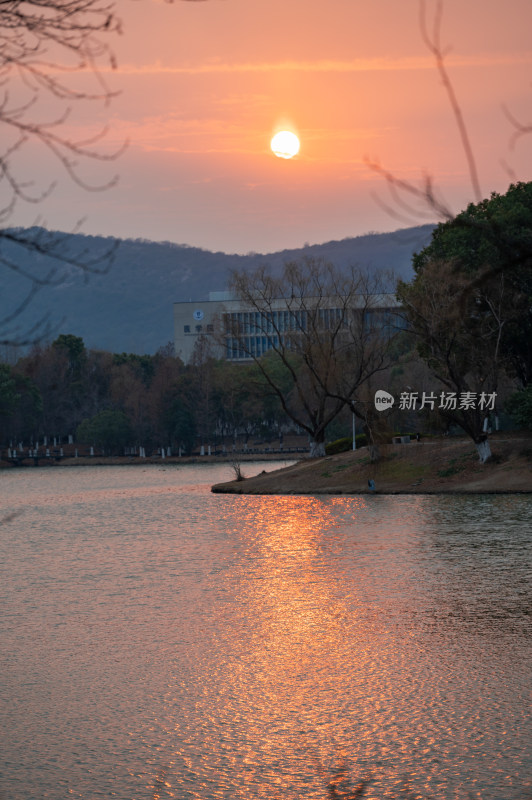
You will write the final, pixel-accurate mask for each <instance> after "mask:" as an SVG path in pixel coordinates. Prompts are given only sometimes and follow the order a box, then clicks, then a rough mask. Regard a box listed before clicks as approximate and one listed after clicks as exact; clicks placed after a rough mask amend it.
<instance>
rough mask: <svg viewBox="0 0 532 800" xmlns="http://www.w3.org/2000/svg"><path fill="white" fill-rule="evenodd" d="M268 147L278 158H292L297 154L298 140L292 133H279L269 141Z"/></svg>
mask: <svg viewBox="0 0 532 800" xmlns="http://www.w3.org/2000/svg"><path fill="white" fill-rule="evenodd" d="M270 147H271V149H272V153H273V154H274V155H276V156H277V157H278V158H293V157H294V156H295V155H297V154H298V153H299V139H298V138H297V136H296V135H295V133H292V131H279V133H276V134H275V136H274V137H273V139H272V140H271V142H270Z"/></svg>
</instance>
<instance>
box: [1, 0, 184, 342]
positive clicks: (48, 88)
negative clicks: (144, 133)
mask: <svg viewBox="0 0 532 800" xmlns="http://www.w3.org/2000/svg"><path fill="white" fill-rule="evenodd" d="M188 1H189V2H190V1H191V0H188ZM119 33H121V23H120V20H119V18H118V16H117V15H116V11H115V4H114V2H113V0H0V131H1V134H2V136H1V141H2V145H1V147H0V271H3V272H4V274H7V273H8V272H11V273H13V272H14V273H16V274H17V276H18V277H19V285H20V286H22V287H23V288H22V289H21V290H20V293H19V295H18V296H17V297H16V298H13V300H12V308H11V309H10V310H9V311H8V312H6V313H5V314H4V316H3V318H1V319H0V344H6V343H7V344H10V343H13V342H16V343H20V344H25V343H29V342H33V341H35V340H37V339H39V338H42V337H43V336H46V335H47V334H49V333H50V331H51V328H52V326H51V320H50V319H49V318H48V316H47V315H46V313H45V314H43V315H41V316H39V317H37V318H36V320H35V323H34V325H33V326H32V328H31V329H30V330H21V329H20V327H19V326H18V318H19V315H20V312H21V311H22V310H23V309H25V308H26V307H27V306H28V304H29V303H31V302H32V301H33V300H34V298H35V295H36V293H37V292H38V291H39V289H41V288H42V287H43V286H46V285H50V284H54V283H59V282H60V281H61V280H63V279H64V277H65V276H66V275H68V274H69V272H71V271H72V269H75V270H78V269H80V270H83V271H84V272H86V273H90V272H99V273H101V272H105V271H107V270H108V269H109V267H110V265H111V263H112V259H113V256H114V253H115V249H116V243H111V245H109V246H107V247H105V248H104V249H103V250H102V251H100V252H98V253H96V254H95V253H94V252H89V251H85V250H84V249H83V246H81V247H80V245H79V244H78V243H77V242H76V241H75V239H74V237H68V236H67V235H65V234H56V233H51V232H49V231H47V230H45V229H44V228H43V227H41V226H42V221H41V220H40V219H39V218H38V217H37V218H36V220H35V226H34V227H33V228H31V229H29V230H28V229H23V228H20V227H18V228H17V227H12V226H10V224H11V221H12V219H13V215H14V214H15V213H16V211H17V210H18V208H19V206H20V205H21V204H29V205H30V206H33V205H35V206H37V205H38V204H40V203H42V202H43V201H45V200H46V199H47V198H48V197H49V196H50V194H51V192H52V191H53V190H54V187H55V181H51V182H49V183H40V182H38V181H37V180H36V179H35V176H31V175H29V176H28V174H27V164H28V163H29V161H30V159H29V155H30V153H33V154H34V153H35V152H36V151H37V152H39V154H40V160H41V163H48V162H50V161H52V162H53V163H54V164H55V165H57V167H58V169H59V170H63V171H64V172H65V173H66V175H67V176H68V177H69V179H70V180H72V181H74V183H76V184H77V185H78V186H80V187H82V188H83V189H85V190H87V191H100V190H103V189H106V188H109V187H110V186H112V185H113V184H114V183H115V181H116V180H117V177H116V175H114V176H111V177H109V178H108V179H105V180H103V181H102V182H92V181H90V180H87V178H85V177H84V169H83V168H84V166H85V165H87V164H90V163H91V162H94V161H95V160H96V161H103V162H108V161H114V160H115V159H116V158H117V157H118V156H119V155H120V153H121V152H122V150H123V149H124V146H125V145H124V146H122V147H119V148H118V149H109V148H108V147H107V146H106V135H107V130H108V129H107V126H105V125H104V126H102V127H101V129H100V130H98V131H97V132H96V133H95V134H93V135H91V136H89V137H88V138H83V137H80V138H78V139H76V138H73V137H72V136H71V135H70V133H69V132H68V126H69V125H70V123H71V122H72V118H73V110H74V106H75V104H76V103H78V102H80V101H83V102H96V103H100V104H102V103H103V105H104V106H106V105H108V104H109V102H110V101H111V99H112V97H113V96H114V95H115V92H114V91H113V90H112V89H111V87H110V86H109V84H108V82H107V80H106V78H105V77H104V68H105V69H107V68H108V67H111V68H112V69H115V68H116V62H115V58H114V55H113V52H112V50H111V47H110V45H109V38H110V37H111V36H115V35H118V34H119ZM77 229H78V228H76V229H75V230H77ZM74 232H75V231H74ZM28 251H29V252H30V253H31V255H32V259H33V257H35V258H34V262H35V263H34V266H33V267H32V268H27V267H24V266H21V264H22V260H21V255H22V254H23V253H26V254H27V252H28ZM23 261H24V263H28V259H27V258H24V259H23Z"/></svg>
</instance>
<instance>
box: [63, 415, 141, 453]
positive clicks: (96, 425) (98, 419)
mask: <svg viewBox="0 0 532 800" xmlns="http://www.w3.org/2000/svg"><path fill="white" fill-rule="evenodd" d="M131 435H132V432H131V425H130V423H129V420H128V418H127V416H126V415H125V414H124V412H123V411H116V410H112V409H107V410H106V411H100V413H99V414H96V415H95V416H94V417H92V419H85V420H83V422H82V423H81V425H79V426H78V429H77V432H76V438H77V440H78V441H79V442H83V443H85V444H91V445H97V446H98V447H101V448H102V449H104V450H110V451H111V453H118V452H119V451H120V449H121V448H123V447H125V446H126V445H127V444H128V443H129V442H130V441H131Z"/></svg>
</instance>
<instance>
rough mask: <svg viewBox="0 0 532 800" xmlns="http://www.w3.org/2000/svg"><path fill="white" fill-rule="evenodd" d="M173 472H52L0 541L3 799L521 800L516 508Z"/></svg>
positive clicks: (524, 667) (524, 641) (524, 750)
mask: <svg viewBox="0 0 532 800" xmlns="http://www.w3.org/2000/svg"><path fill="white" fill-rule="evenodd" d="M95 475H96V477H94V476H95ZM108 476H109V477H108ZM181 476H183V477H181ZM185 477H186V476H185V475H184V472H182V471H181V472H174V473H172V472H162V471H161V472H158V473H157V474H155V472H154V471H148V472H147V473H146V475H145V477H144V478H142V475H141V473H139V471H138V470H137V471H136V472H135V471H133V472H130V471H129V470H127V469H126V470H122V471H119V474H116V473H115V472H114V471H113V472H107V473H106V474H105V475H102V474H101V473H99V472H94V473H93V472H88V473H85V474H84V475H83V476H80V475H78V476H75V475H72V474H70V475H68V476H65V477H63V478H62V484H61V491H60V493H59V494H58V495H57V497H56V500H55V503H54V502H49V501H48V499H47V498H48V492H47V491H44V489H45V488H46V487H48V485H49V483H50V481H51V480H52V477H51V475H46V476H44V477H43V478H42V481H43V486H42V488H41V489H40V490H39V492H37V494H36V495H35V496H34V497H33V498H32V500H33V506H32V505H31V503H30V504H28V507H27V508H26V510H25V513H24V514H23V515H21V516H20V517H17V518H16V519H15V520H14V521H13V523H12V525H13V527H12V528H9V530H8V529H7V528H5V530H3V531H0V534H1V535H3V539H2V544H3V552H4V553H5V561H4V564H3V584H0V591H2V593H3V594H2V600H3V603H4V608H5V610H6V615H5V616H4V620H5V621H4V623H3V625H2V623H1V622H0V633H1V634H2V637H3V642H4V646H5V651H6V657H5V658H4V659H3V661H2V666H3V681H4V683H5V685H6V686H7V687H8V688H9V691H10V696H12V697H15V698H16V699H17V715H18V717H20V720H21V721H22V722H19V723H17V718H18V717H17V715H14V714H12V715H11V717H10V739H11V741H10V742H8V748H9V750H8V753H7V756H6V757H7V760H8V762H9V763H10V764H18V763H19V762H18V761H17V759H19V761H20V764H21V767H20V769H21V772H22V774H24V775H25V776H26V779H27V780H28V776H29V775H31V776H32V780H33V781H34V783H33V784H31V783H30V785H31V786H32V787H33V791H32V790H30V792H29V793H28V797H22V796H20V798H19V797H18V796H17V791H18V790H17V787H18V786H19V785H20V781H18V782H17V780H16V778H15V777H13V779H12V782H11V784H10V786H11V787H14V791H13V792H11V794H10V795H9V797H10V800H11V797H13V798H16V800H29V798H30V797H34V796H35V797H37V796H39V797H40V796H42V797H45V796H46V797H48V798H49V800H62V798H63V797H64V796H67V795H68V794H70V795H71V796H73V797H79V798H80V800H96V798H100V797H101V798H108V797H111V796H116V797H117V798H119V800H154V799H155V798H158V800H164V798H170V797H172V798H177V799H178V800H200V799H201V800H244V798H245V800H252V799H253V798H271V799H272V800H277V798H278V799H279V800H292V799H293V800H295V799H296V798H297V800H300V798H303V797H305V798H310V799H311V800H326V798H328V799H329V800H331V799H332V798H338V797H340V796H342V794H341V793H342V792H344V794H347V797H349V796H350V794H351V795H352V796H353V797H354V796H357V795H356V792H357V791H359V796H362V794H360V793H361V792H362V791H363V797H364V798H367V800H377V798H378V799H379V800H383V798H398V797H401V798H402V797H404V798H405V800H406V798H409V800H411V799H412V798H423V799H425V798H428V797H434V798H441V800H458V798H464V797H466V796H467V793H468V792H471V794H472V796H473V797H475V798H478V797H482V800H500V798H502V797H504V800H518V799H519V800H522V798H523V797H524V794H523V789H524V787H526V780H527V776H529V775H530V774H531V769H530V766H531V764H530V755H529V753H530V750H529V733H530V727H529V725H530V720H529V718H528V716H527V704H526V703H527V696H528V691H529V687H530V675H529V663H530V662H529V655H530V650H529V642H530V615H529V614H527V606H526V604H525V599H524V595H523V594H522V590H523V588H524V582H525V580H526V576H527V574H529V573H528V572H527V570H528V567H527V563H529V559H530V537H529V534H528V532H527V531H528V527H527V526H526V525H525V524H524V520H525V519H526V518H527V515H529V514H530V510H531V506H530V500H526V498H523V499H521V498H518V499H517V500H514V503H513V504H510V505H509V504H508V503H507V502H500V501H499V500H497V498H492V499H489V498H485V499H478V498H477V499H475V498H465V499H460V498H456V499H455V500H456V502H454V503H450V501H449V500H448V499H445V500H441V499H439V498H426V497H425V498H423V497H418V498H404V497H402V498H394V497H365V498H364V499H362V498H356V497H323V498H318V497H238V496H220V495H217V496H216V495H215V496H213V495H210V494H209V493H208V491H207V490H205V491H200V490H199V489H198V488H197V484H194V485H192V486H191V489H190V491H188V489H187V488H186V486H185ZM111 478H112V482H111ZM12 480H13V479H12ZM203 480H204V482H205V483H207V481H205V479H203ZM91 481H92V483H91ZM212 482H213V483H214V482H216V478H214V479H213V480H212ZM191 483H192V481H191ZM44 484H46V487H45V486H44ZM107 484H108V486H107ZM106 487H107V488H106ZM23 488H24V487H22V488H21V491H20V496H19V498H18V502H19V505H20V506H22V505H24V503H25V499H26V494H28V496H29V495H30V493H29V492H26V493H25V492H24V491H23ZM72 497H74V498H75V506H76V509H75V511H76V513H75V514H74V513H73V504H72V500H71V498H72ZM78 512H79V513H78ZM59 523H61V524H59ZM503 534H504V535H503ZM527 559H528V562H527ZM497 598H498V601H497ZM497 602H498V605H497ZM501 609H502V611H504V614H497V613H495V612H496V611H497V610H499V611H501ZM527 626H528V627H527ZM36 643H37V644H38V648H37V655H36ZM527 656H528V660H527ZM30 739H31V747H30V748H29V750H28V742H29V741H30ZM30 752H35V753H36V754H38V759H37V760H38V763H39V764H40V763H42V764H44V765H45V768H40V766H35V765H32V763H31V758H30V755H29V753H30ZM39 759H40V760H39ZM57 764H61V770H58V768H57ZM10 769H11V768H10ZM14 774H16V772H15V773H14ZM54 780H55V783H54ZM46 781H47V782H46ZM45 782H46V786H45V785H44V783H45ZM348 784H349V786H348ZM35 787H37V788H35ZM357 787H358V789H357Z"/></svg>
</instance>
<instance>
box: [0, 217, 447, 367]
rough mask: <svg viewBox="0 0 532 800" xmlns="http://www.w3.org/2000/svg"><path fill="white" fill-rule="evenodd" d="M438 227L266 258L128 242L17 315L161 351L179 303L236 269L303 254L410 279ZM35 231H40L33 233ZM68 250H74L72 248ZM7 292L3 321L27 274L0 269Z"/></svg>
mask: <svg viewBox="0 0 532 800" xmlns="http://www.w3.org/2000/svg"><path fill="white" fill-rule="evenodd" d="M433 227H434V226H433V225H423V226H419V227H416V228H407V229H403V230H398V231H395V232H393V233H370V234H366V235H364V236H357V237H355V238H348V239H342V240H341V241H332V242H326V243H325V244H319V245H309V246H305V247H302V248H300V249H296V250H282V251H280V252H277V253H269V254H266V255H261V254H256V253H249V254H248V255H245V256H242V255H229V254H227V253H213V252H210V251H208V250H202V249H200V248H198V247H189V246H188V245H180V244H172V243H171V242H150V241H146V240H144V239H125V240H120V241H119V243H118V245H119V246H118V249H117V252H116V256H115V258H114V262H113V264H112V267H111V269H110V270H109V272H107V273H106V274H103V275H98V274H92V273H89V274H87V273H84V272H82V271H80V270H77V269H75V268H70V267H65V266H60V267H59V268H58V275H60V277H61V280H60V281H59V282H58V283H57V285H53V286H44V287H42V288H41V289H40V290H39V292H38V293H37V295H36V296H35V297H34V298H33V300H32V302H31V303H30V304H29V305H28V307H27V308H26V309H24V310H23V311H22V313H21V314H20V315H19V316H18V318H17V326H18V329H19V330H20V331H24V330H26V331H27V330H29V329H30V328H31V327H32V325H34V323H35V321H36V319H38V318H40V317H42V316H43V314H47V315H48V316H49V319H50V321H51V323H52V326H53V335H54V337H55V336H57V335H58V334H59V333H72V334H74V335H76V336H82V337H83V339H84V341H85V344H86V345H87V347H89V348H94V349H104V350H110V351H112V352H124V351H126V352H135V353H154V352H155V351H156V350H157V349H158V348H159V347H161V346H163V345H165V344H166V343H167V342H168V341H170V340H172V339H173V321H172V303H174V302H176V301H178V300H189V299H190V300H204V299H207V297H208V294H209V292H211V291H222V290H223V289H225V288H226V283H227V278H228V274H229V271H230V270H231V269H235V268H236V269H246V270H249V269H253V268H255V267H257V266H259V265H261V264H269V265H270V266H271V268H272V270H273V271H278V270H279V269H280V268H281V267H282V265H283V264H284V263H285V262H286V261H290V260H293V259H297V258H300V257H301V256H303V255H308V256H314V257H322V258H325V259H327V260H328V261H331V262H333V263H334V264H336V265H337V266H339V267H346V266H351V265H353V264H354V265H358V266H361V267H365V268H368V269H371V270H373V269H375V270H381V269H386V270H393V271H394V272H395V273H396V274H397V276H398V277H401V278H403V279H407V280H408V279H410V277H411V276H412V274H413V271H412V266H411V258H412V253H413V252H415V251H418V250H420V249H421V248H422V247H424V246H425V245H426V244H427V243H428V242H429V240H430V235H431V233H432V230H433ZM33 230H35V229H33ZM115 241H116V240H113V239H111V238H108V237H100V236H85V235H83V234H72V235H71V236H69V237H68V242H70V244H71V246H72V248H75V249H83V251H84V252H85V253H89V254H90V255H91V256H92V254H94V256H95V258H97V256H98V253H101V252H103V251H104V250H105V249H107V248H109V246H110V245H112V244H113V243H114V242H115ZM67 246H68V245H67ZM2 255H3V257H4V259H6V258H8V259H9V258H11V259H12V260H13V261H16V263H17V265H18V267H19V268H20V269H22V270H24V271H26V272H29V273H31V274H33V275H45V274H47V273H48V271H49V270H50V268H51V267H53V266H55V265H54V261H53V260H52V259H49V258H47V257H44V256H39V255H36V254H35V253H33V254H32V253H26V252H24V253H23V252H21V250H20V248H18V249H17V250H16V251H15V250H13V251H12V252H10V250H9V243H5V244H3V245H2ZM0 270H1V273H0V274H1V275H2V292H1V296H0V319H4V318H5V317H6V316H7V315H8V314H10V313H12V312H13V310H14V309H15V308H16V307H17V304H18V303H19V302H20V300H21V298H22V297H23V295H24V292H25V291H27V288H28V285H29V284H28V282H27V281H24V280H23V279H22V278H21V276H20V274H17V273H16V272H14V271H12V270H9V269H7V268H5V267H2V266H1V265H0Z"/></svg>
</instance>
